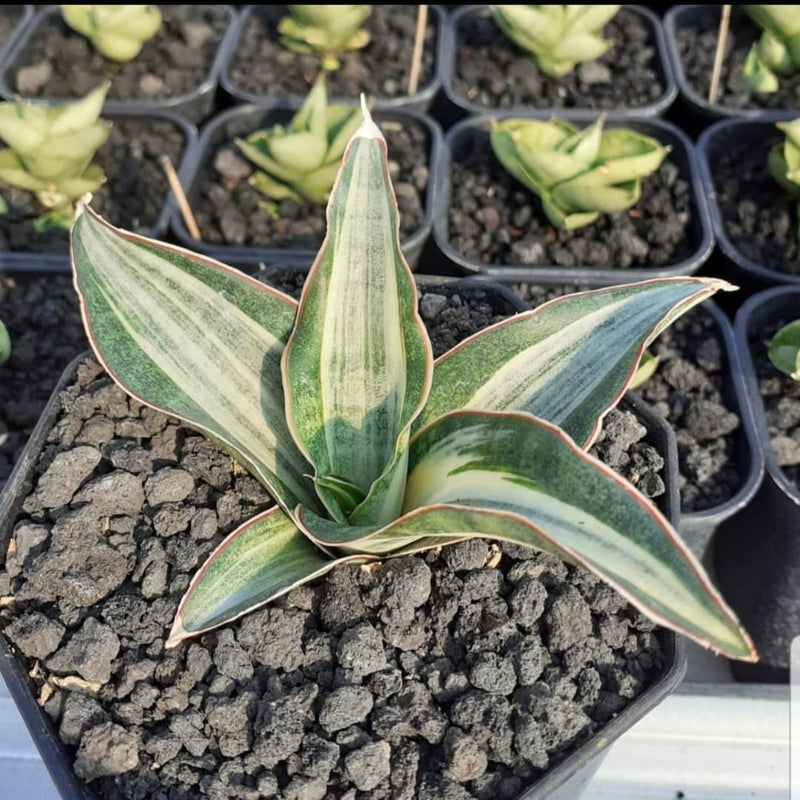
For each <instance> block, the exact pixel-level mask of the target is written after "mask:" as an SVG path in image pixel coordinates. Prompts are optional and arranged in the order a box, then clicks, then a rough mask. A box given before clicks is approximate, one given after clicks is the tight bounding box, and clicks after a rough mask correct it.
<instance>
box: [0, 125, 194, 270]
mask: <svg viewBox="0 0 800 800" xmlns="http://www.w3.org/2000/svg"><path fill="white" fill-rule="evenodd" d="M103 116H104V117H105V118H106V119H109V120H111V121H112V122H113V121H114V120H124V119H142V118H146V117H153V118H155V119H158V120H163V121H166V122H171V123H172V124H173V125H175V126H176V127H178V128H179V129H180V130H181V132H182V133H183V135H184V147H183V154H182V156H181V162H182V163H183V162H184V161H185V160H186V159H187V157H188V156H189V153H190V152H191V151H192V149H193V146H194V144H195V142H196V141H197V128H195V126H194V125H193V124H192V123H191V122H187V121H186V120H185V119H184V118H183V117H181V116H178V115H177V114H172V113H170V112H168V111H125V112H119V111H112V112H109V113H108V114H105V113H104V114H103ZM175 205H176V204H175V199H174V198H173V196H172V191H171V190H168V191H167V195H166V198H165V200H164V204H163V206H162V207H161V211H160V213H159V215H158V219H157V220H156V222H155V224H154V225H153V226H152V227H151V228H150V230H148V231H147V232H146V235H147V236H149V237H150V238H151V239H163V238H164V237H165V236H166V233H167V229H168V228H169V222H170V218H171V217H172V211H173V207H175ZM123 227H124V226H123ZM0 269H18V270H31V271H33V272H37V271H42V270H44V271H48V270H54V271H56V272H70V271H71V269H72V267H71V265H70V259H69V252H64V253H36V252H18V253H17V252H1V251H0Z"/></svg>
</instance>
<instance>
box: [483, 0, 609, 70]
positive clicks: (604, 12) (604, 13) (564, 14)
mask: <svg viewBox="0 0 800 800" xmlns="http://www.w3.org/2000/svg"><path fill="white" fill-rule="evenodd" d="M620 8H621V6H602V5H598V6H559V5H552V6H550V5H544V6H523V5H519V6H492V14H493V16H494V19H495V22H497V25H498V26H499V27H500V30H502V31H503V33H505V35H506V36H508V38H509V39H511V41H512V42H514V44H516V45H517V46H518V47H521V48H522V49H523V50H524V51H525V52H526V53H528V54H530V56H531V58H533V60H534V61H535V62H536V65H537V66H538V67H539V69H540V70H541V71H542V72H544V73H545V74H546V75H551V76H552V77H554V78H558V77H561V76H562V75H566V74H567V73H568V72H572V70H573V69H574V68H575V65H576V64H580V63H581V62H583V61H594V60H595V59H596V58H600V56H602V55H603V54H604V53H605V52H606V51H607V50H608V49H609V48H610V47H611V45H612V43H611V42H609V41H607V40H606V39H604V38H603V34H602V29H603V26H604V25H605V24H606V23H607V22H608V21H609V20H610V19H611V18H612V17H613V16H614V15H615V14H616V13H617V11H619V10H620Z"/></svg>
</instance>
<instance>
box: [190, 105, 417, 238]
mask: <svg viewBox="0 0 800 800" xmlns="http://www.w3.org/2000/svg"><path fill="white" fill-rule="evenodd" d="M378 123H379V126H380V128H381V130H382V131H383V133H384V135H385V137H386V142H387V147H388V152H389V171H390V172H391V175H392V181H393V183H394V190H395V194H396V196H397V205H398V209H399V211H400V234H401V236H402V237H408V236H410V235H412V234H414V233H416V231H418V230H419V229H420V227H421V226H422V224H423V222H424V220H425V206H426V202H425V200H426V192H427V187H428V177H429V172H430V171H429V167H428V153H429V149H430V142H429V141H428V134H427V131H426V130H425V128H423V127H422V125H419V124H418V123H416V122H414V121H412V120H409V121H408V124H407V125H406V124H403V125H400V123H398V122H394V121H384V122H381V121H380V120H379V121H378ZM256 129H257V128H254V127H253V121H252V120H244V119H235V120H232V121H231V123H230V124H229V125H227V126H226V128H225V132H224V136H223V137H221V141H220V142H219V144H218V145H217V146H216V147H212V148H211V149H210V151H209V153H208V156H207V158H206V159H205V161H204V162H203V166H202V168H201V170H200V173H199V174H198V176H197V178H196V179H195V184H194V186H193V188H192V191H191V198H192V208H193V210H194V212H195V218H196V219H197V224H198V226H199V228H200V234H201V236H202V239H203V241H204V242H208V243H214V244H226V245H239V246H248V247H258V246H260V247H275V248H283V249H295V250H298V249H302V250H317V249H318V248H319V246H320V245H321V244H322V240H323V239H324V237H325V230H326V227H327V223H326V220H325V206H324V205H321V206H316V205H312V204H310V203H297V202H295V201H294V200H281V201H279V202H277V203H275V206H276V211H275V213H274V214H272V213H269V212H268V211H266V210H264V209H263V208H260V207H259V203H264V202H273V201H270V200H269V198H267V197H266V196H265V195H263V194H261V193H260V192H258V191H256V190H255V189H254V188H253V187H252V186H250V184H249V183H248V182H247V181H248V178H249V177H250V176H251V175H252V174H253V173H254V172H257V171H258V168H257V167H255V165H253V164H252V163H251V162H250V161H248V160H247V159H246V158H245V157H244V156H243V155H242V154H241V153H240V152H239V150H238V148H237V147H236V146H235V145H234V144H233V139H234V138H235V137H236V136H247V135H249V134H251V133H253V132H254V130H256Z"/></svg>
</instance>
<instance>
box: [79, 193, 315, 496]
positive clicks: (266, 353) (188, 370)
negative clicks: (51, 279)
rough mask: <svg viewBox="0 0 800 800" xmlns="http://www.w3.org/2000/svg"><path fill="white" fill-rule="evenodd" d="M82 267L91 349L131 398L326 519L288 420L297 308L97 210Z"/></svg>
mask: <svg viewBox="0 0 800 800" xmlns="http://www.w3.org/2000/svg"><path fill="white" fill-rule="evenodd" d="M72 263H73V269H74V273H75V286H76V288H77V290H78V293H79V296H80V300H81V310H82V313H83V320H84V324H85V326H86V331H87V335H88V337H89V341H90V343H91V345H92V348H93V349H94V351H95V353H96V354H97V357H98V358H99V359H100V361H101V363H102V364H103V366H104V367H105V368H106V370H107V371H108V373H109V374H110V375H111V377H112V378H113V379H114V380H115V381H116V382H117V383H118V384H119V385H120V386H121V387H122V388H123V389H124V390H125V391H126V392H128V393H129V394H130V395H132V396H133V397H134V398H135V399H137V400H139V401H141V402H142V403H145V404H147V405H149V406H152V407H154V408H157V409H159V410H160V411H164V412H165V413H167V414H172V415H173V416H176V417H179V418H180V419H182V420H185V421H186V422H188V423H189V424H190V425H192V426H194V427H196V428H198V429H200V430H201V431H204V432H205V433H207V434H209V435H210V436H211V437H213V438H214V439H215V440H216V441H218V442H219V443H220V444H221V445H222V446H224V447H225V448H226V449H227V450H228V451H229V452H231V453H233V454H237V457H238V460H239V461H241V463H242V464H243V465H244V466H245V467H247V468H248V469H249V470H250V471H251V472H252V473H253V475H255V476H256V477H257V478H259V479H260V480H261V482H262V483H263V484H264V485H265V487H266V488H267V489H268V490H269V491H270V493H271V494H273V496H274V497H275V499H276V500H277V501H278V503H280V504H281V505H282V506H283V507H284V508H285V509H287V510H288V511H289V512H291V510H292V509H294V507H295V506H296V505H297V504H298V503H303V504H309V505H311V507H312V508H316V507H319V506H318V501H317V499H316V495H315V493H314V488H313V484H312V482H311V481H310V480H309V479H308V478H307V477H306V476H307V475H308V474H309V473H310V471H311V467H310V465H309V464H308V463H307V462H306V460H305V458H304V457H303V455H302V454H301V453H300V451H299V450H298V448H297V446H296V445H295V443H294V440H293V438H292V435H291V433H290V432H289V429H288V427H287V425H286V419H285V414H284V395H283V387H282V384H281V369H280V361H281V356H282V354H283V349H284V343H285V342H286V340H287V339H288V337H289V334H290V332H291V329H292V325H293V323H294V318H295V313H296V303H295V301H294V300H292V299H291V298H289V297H287V296H285V295H283V294H281V293H280V292H277V291H275V290H274V289H270V288H269V287H267V286H265V285H263V284H261V283H259V282H258V281H256V280H254V279H252V278H249V277H247V276H246V275H244V274H242V273H241V272H239V271H238V270H234V269H231V268H230V267H226V266H225V265H224V264H220V263H219V262H216V261H213V260H211V259H208V258H204V257H202V256H198V255H195V254H193V253H190V252H188V251H186V250H183V249H181V248H177V247H173V246H170V245H165V244H162V243H160V242H155V241H152V240H150V239H145V238H144V237H141V236H136V235H134V234H131V233H127V232H125V231H121V230H118V229H116V228H114V227H112V226H111V225H109V224H108V223H107V222H106V221H105V220H103V219H102V218H101V217H99V216H98V215H97V214H95V213H94V212H93V211H91V209H88V208H86V209H84V210H83V211H82V212H81V213H80V215H79V218H78V219H77V221H76V223H75V226H74V228H73V232H72Z"/></svg>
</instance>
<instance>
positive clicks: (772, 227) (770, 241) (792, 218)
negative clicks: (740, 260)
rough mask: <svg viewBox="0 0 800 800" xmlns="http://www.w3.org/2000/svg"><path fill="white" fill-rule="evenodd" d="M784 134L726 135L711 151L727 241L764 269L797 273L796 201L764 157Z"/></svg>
mask: <svg viewBox="0 0 800 800" xmlns="http://www.w3.org/2000/svg"><path fill="white" fill-rule="evenodd" d="M782 139H783V135H782V134H781V133H780V132H779V131H778V130H777V129H775V128H773V127H772V126H770V125H765V126H759V127H758V128H757V129H751V131H750V132H748V131H746V130H745V131H743V132H742V135H741V138H739V139H738V140H737V139H735V138H734V137H733V136H731V137H727V139H726V141H725V143H724V146H723V147H716V148H709V162H710V163H709V166H710V168H711V174H712V176H713V179H714V189H715V190H716V197H717V205H718V206H719V213H720V216H721V217H722V223H723V225H724V226H725V232H726V233H727V235H728V238H729V239H730V240H731V243H732V244H733V245H734V246H735V247H736V248H737V249H738V250H740V251H741V253H742V254H743V255H744V256H746V257H747V258H749V259H750V260H751V261H754V262H755V263H756V264H760V265H762V266H763V267H766V268H767V269H772V270H776V271H778V272H787V273H789V274H791V275H800V242H799V241H798V237H797V226H798V210H797V209H798V203H797V201H796V200H794V199H792V198H791V197H789V195H788V194H787V193H786V192H784V190H783V189H782V188H781V187H780V186H778V184H777V183H776V182H775V180H774V179H773V178H772V176H771V175H770V174H769V172H768V171H767V155H768V153H769V150H770V148H771V147H772V145H773V144H775V143H776V142H780V141H781V140H782Z"/></svg>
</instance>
